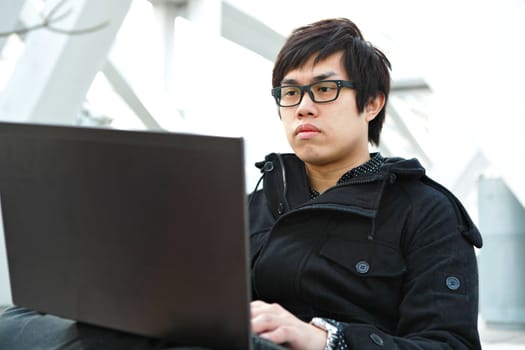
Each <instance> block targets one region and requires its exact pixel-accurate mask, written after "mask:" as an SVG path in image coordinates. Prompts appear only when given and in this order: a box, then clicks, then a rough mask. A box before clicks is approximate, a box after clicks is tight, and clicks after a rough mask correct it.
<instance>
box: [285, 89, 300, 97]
mask: <svg viewBox="0 0 525 350" xmlns="http://www.w3.org/2000/svg"><path fill="white" fill-rule="evenodd" d="M295 95H297V89H283V90H282V92H281V96H295Z"/></svg>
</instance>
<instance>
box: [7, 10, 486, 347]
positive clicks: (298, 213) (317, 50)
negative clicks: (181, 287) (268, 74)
mask: <svg viewBox="0 0 525 350" xmlns="http://www.w3.org/2000/svg"><path fill="white" fill-rule="evenodd" d="M389 68H390V63H389V62H388V60H387V58H386V57H385V56H384V55H383V54H382V53H381V52H380V51H379V50H377V49H375V48H374V47H373V46H371V45H370V44H369V43H367V42H366V41H364V39H363V37H362V35H361V33H360V31H359V29H358V28H357V27H356V26H355V24H353V23H352V22H350V21H348V20H346V19H332V20H324V21H320V22H317V23H313V24H311V25H308V26H305V27H302V28H299V29H297V30H295V31H294V32H293V33H292V35H291V36H290V38H289V39H288V40H287V42H286V44H285V45H284V47H283V49H282V50H281V52H280V54H279V56H278V58H277V61H276V64H275V68H274V72H273V86H274V88H273V89H272V94H273V96H274V97H275V100H276V102H277V105H278V108H279V115H280V117H281V120H282V123H283V126H284V130H285V132H286V135H287V137H288V141H289V142H290V145H291V146H292V148H293V150H294V154H270V155H268V156H267V157H266V159H265V160H264V161H263V162H261V163H259V164H258V166H259V167H260V168H261V171H262V172H263V176H264V188H263V189H262V190H260V191H256V192H254V193H252V194H251V196H250V200H249V202H250V231H251V259H252V260H251V261H252V290H253V299H254V301H253V302H252V304H251V306H252V320H251V322H252V330H253V333H254V334H256V335H258V337H256V338H254V341H255V344H256V345H255V348H256V349H276V348H280V347H279V345H277V344H281V345H283V346H285V347H286V348H291V349H301V350H306V349H312V350H322V349H337V350H339V349H360V350H362V349H379V348H385V349H480V342H479V336H478V331H477V316H478V312H477V303H478V281H477V267H476V258H475V255H474V251H473V245H475V246H477V247H480V246H481V237H480V235H479V232H478V231H477V229H476V227H475V226H474V225H473V223H472V221H471V220H470V218H469V217H468V215H467V213H466V212H465V210H464V209H463V207H462V206H461V204H460V203H459V202H458V201H457V199H456V198H455V197H454V196H453V195H452V194H451V193H450V192H448V191H447V190H446V189H444V188H443V187H441V186H440V185H438V184H437V183H435V182H433V181H432V180H430V179H429V178H428V177H426V176H425V170H424V169H423V168H422V167H421V165H420V164H419V162H418V161H417V160H415V159H412V160H404V159H400V158H383V157H382V156H381V155H380V154H378V153H376V154H369V152H368V143H372V144H378V143H379V136H380V133H381V128H382V125H383V121H384V118H385V105H386V102H387V98H388V93H389V88H390V74H389ZM28 344H29V345H28ZM35 344H36V345H38V346H39V348H43V349H50V348H53V349H66V348H67V349H70V348H71V349H75V348H78V349H80V348H82V349H85V348H96V349H129V348H133V349H150V348H159V347H162V346H163V345H162V344H159V343H158V342H154V341H152V340H149V339H145V338H141V337H132V336H127V335H123V334H119V333H115V332H111V331H107V330H101V329H97V328H93V327H90V326H87V325H77V324H75V323H73V322H72V321H67V320H61V319H59V318H56V317H53V316H43V315H39V314H37V313H35V312H32V311H29V310H23V309H11V310H8V311H6V314H5V316H4V317H3V320H0V348H9V349H11V348H23V346H24V345H25V346H26V347H25V348H31V346H33V345H35ZM272 344H275V345H272ZM90 346H91V347H90Z"/></svg>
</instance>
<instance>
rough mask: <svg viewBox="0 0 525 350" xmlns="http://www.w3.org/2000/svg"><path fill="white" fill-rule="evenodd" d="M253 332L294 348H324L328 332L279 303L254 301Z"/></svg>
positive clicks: (300, 349) (307, 349) (295, 349)
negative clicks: (295, 314) (296, 315)
mask: <svg viewBox="0 0 525 350" xmlns="http://www.w3.org/2000/svg"><path fill="white" fill-rule="evenodd" d="M251 313H252V321H251V323H252V332H253V333H255V334H257V335H258V336H260V337H261V338H265V339H268V340H270V341H271V342H273V343H276V344H282V345H285V346H287V347H289V348H290V349H294V350H322V349H324V347H325V344H326V338H327V336H328V335H327V332H326V331H323V330H322V329H320V328H317V327H315V326H313V325H311V324H309V323H306V322H303V321H301V320H300V319H298V318H297V317H295V316H294V315H292V314H291V313H290V312H288V311H286V310H285V309H284V308H283V307H282V306H281V305H279V304H268V303H265V302H263V301H252V303H251Z"/></svg>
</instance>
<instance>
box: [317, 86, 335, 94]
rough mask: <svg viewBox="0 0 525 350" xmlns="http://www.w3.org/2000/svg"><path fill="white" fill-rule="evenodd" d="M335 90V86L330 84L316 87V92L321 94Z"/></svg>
mask: <svg viewBox="0 0 525 350" xmlns="http://www.w3.org/2000/svg"><path fill="white" fill-rule="evenodd" d="M335 88H336V86H334V85H332V84H330V85H319V86H317V92H322V93H325V92H331V91H332V90H334V89H335Z"/></svg>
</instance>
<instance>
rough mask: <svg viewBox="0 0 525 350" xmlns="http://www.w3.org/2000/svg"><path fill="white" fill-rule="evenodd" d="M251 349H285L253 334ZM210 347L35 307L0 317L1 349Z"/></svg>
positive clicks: (185, 349) (16, 309)
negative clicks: (86, 321) (168, 340)
mask: <svg viewBox="0 0 525 350" xmlns="http://www.w3.org/2000/svg"><path fill="white" fill-rule="evenodd" d="M252 344H253V349H254V350H284V348H283V347H281V346H279V345H275V344H273V343H270V342H268V341H266V340H264V339H261V338H259V337H255V336H254V337H252ZM105 349H111V350H157V349H158V350H161V349H162V350H169V349H173V350H175V349H176V350H210V349H204V348H200V347H173V346H170V345H169V344H168V343H166V342H164V341H162V340H158V339H151V338H147V337H143V336H138V335H133V334H129V333H124V332H119V331H114V330H109V329H105V328H100V327H95V326H91V325H87V324H83V323H80V322H75V321H72V320H67V319H63V318H60V317H56V316H52V315H46V314H41V313H38V312H36V311H32V310H28V309H24V308H20V307H11V308H9V309H7V310H6V311H5V312H4V313H3V314H2V316H1V317H0V350H105Z"/></svg>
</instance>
